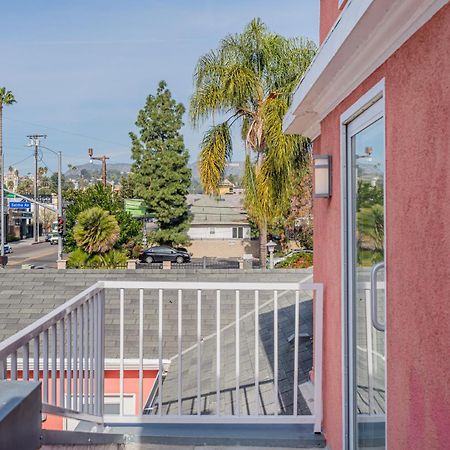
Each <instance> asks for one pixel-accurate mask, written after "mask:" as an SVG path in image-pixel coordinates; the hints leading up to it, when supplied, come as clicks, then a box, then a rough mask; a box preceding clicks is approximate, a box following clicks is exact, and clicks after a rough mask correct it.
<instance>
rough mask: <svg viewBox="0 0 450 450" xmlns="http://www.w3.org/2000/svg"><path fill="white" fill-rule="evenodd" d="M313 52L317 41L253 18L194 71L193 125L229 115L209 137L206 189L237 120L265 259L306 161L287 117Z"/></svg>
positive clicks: (216, 175)
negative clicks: (272, 228) (286, 126)
mask: <svg viewBox="0 0 450 450" xmlns="http://www.w3.org/2000/svg"><path fill="white" fill-rule="evenodd" d="M315 52H316V46H315V44H314V43H313V42H312V41H310V40H307V39H299V38H291V39H288V38H284V37H282V36H280V35H277V34H274V33H271V32H269V31H268V30H267V27H266V26H265V25H264V23H263V22H262V21H261V20H260V19H254V20H252V22H250V24H249V25H248V26H247V27H246V29H245V30H244V32H243V33H242V34H237V35H230V36H227V37H226V38H225V39H223V40H222V41H221V43H220V46H219V48H218V49H217V50H213V51H211V52H209V53H207V54H206V55H204V56H202V57H201V58H200V60H199V62H198V64H197V67H196V71H195V74H194V81H195V92H194V94H193V96H192V98H191V103H190V114H191V120H192V122H193V124H194V125H197V124H199V123H200V122H202V121H205V120H207V119H209V118H212V119H213V120H214V116H215V115H218V116H220V117H223V116H225V120H224V121H222V122H220V123H218V124H217V125H215V124H213V125H212V126H211V127H210V128H209V130H208V131H207V132H206V133H205V135H204V138H203V141H202V145H201V152H200V161H199V172H200V179H201V182H202V184H203V187H204V189H205V191H206V192H207V193H210V194H214V193H217V191H218V186H219V183H220V181H221V178H222V177H223V173H224V170H225V166H226V163H227V161H228V160H230V158H231V156H232V152H233V149H232V138H231V126H232V125H233V124H235V123H237V124H239V125H240V129H241V136H242V139H243V141H244V144H245V149H246V169H245V176H244V185H245V187H246V207H247V211H248V213H249V215H250V217H251V218H252V219H253V220H254V221H255V223H256V224H258V226H259V229H260V236H261V241H262V242H261V258H264V259H263V261H264V260H265V255H266V249H265V242H266V233H267V231H266V230H267V225H268V224H269V223H270V222H271V221H273V220H274V219H275V218H276V217H278V216H279V215H280V214H281V213H282V212H283V211H284V210H285V209H286V207H287V206H288V204H289V199H290V195H291V182H290V180H291V178H292V173H293V172H294V171H295V170H297V169H298V168H299V167H301V165H302V164H303V163H304V161H305V149H306V143H307V141H306V139H304V138H302V137H301V136H286V135H284V134H283V131H282V120H283V116H284V114H285V113H286V112H287V109H288V107H289V103H290V97H291V94H292V92H293V90H294V88H295V86H296V85H297V84H298V82H299V81H300V78H301V76H302V75H303V73H304V72H305V71H306V69H307V68H308V66H309V64H310V63H311V61H312V59H313V57H314V55H315Z"/></svg>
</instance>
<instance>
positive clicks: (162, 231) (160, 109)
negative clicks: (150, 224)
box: [130, 81, 191, 245]
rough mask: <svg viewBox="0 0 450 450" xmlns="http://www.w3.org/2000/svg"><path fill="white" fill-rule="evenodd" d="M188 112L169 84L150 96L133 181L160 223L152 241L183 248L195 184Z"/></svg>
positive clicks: (140, 123) (136, 143)
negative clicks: (189, 199)
mask: <svg viewBox="0 0 450 450" xmlns="http://www.w3.org/2000/svg"><path fill="white" fill-rule="evenodd" d="M184 112H185V108H184V106H183V105H182V104H181V103H177V102H176V101H175V100H174V99H173V98H172V94H171V93H170V91H169V89H167V85H166V82H165V81H161V82H160V83H159V85H158V89H157V91H156V95H149V96H148V97H147V101H146V103H145V106H144V108H143V109H141V110H140V111H139V114H138V117H137V121H136V126H137V127H138V130H139V131H138V134H139V136H138V135H136V134H135V133H130V137H131V141H132V158H133V160H134V163H133V166H132V172H133V175H134V176H133V180H134V181H135V194H136V197H139V198H142V199H143V200H144V202H145V204H146V206H147V208H148V210H149V211H150V213H152V214H154V215H155V217H156V220H157V222H158V225H159V227H158V230H156V231H154V232H152V233H151V234H150V235H149V238H150V240H151V241H153V242H155V243H159V244H165V245H179V244H184V243H186V242H187V241H188V236H187V229H188V227H189V209H188V205H187V202H186V195H187V194H188V192H189V186H190V183H191V170H190V169H189V167H188V160H189V153H188V151H187V150H186V148H185V146H184V140H183V136H182V135H181V134H180V129H181V127H182V126H183V120H182V117H183V114H184Z"/></svg>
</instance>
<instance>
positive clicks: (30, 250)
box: [7, 238, 58, 269]
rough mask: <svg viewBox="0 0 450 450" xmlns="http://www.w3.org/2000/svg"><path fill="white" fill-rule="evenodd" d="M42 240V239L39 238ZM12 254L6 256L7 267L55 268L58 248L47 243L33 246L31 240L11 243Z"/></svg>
mask: <svg viewBox="0 0 450 450" xmlns="http://www.w3.org/2000/svg"><path fill="white" fill-rule="evenodd" d="M41 239H43V238H41ZM10 245H11V247H12V249H13V253H11V254H9V255H7V256H8V267H20V266H21V265H22V264H33V265H34V266H39V267H45V268H49V269H50V268H55V269H56V259H57V256H58V246H57V245H50V244H49V243H48V242H42V243H39V244H33V241H32V239H26V240H23V241H19V242H11V244H10Z"/></svg>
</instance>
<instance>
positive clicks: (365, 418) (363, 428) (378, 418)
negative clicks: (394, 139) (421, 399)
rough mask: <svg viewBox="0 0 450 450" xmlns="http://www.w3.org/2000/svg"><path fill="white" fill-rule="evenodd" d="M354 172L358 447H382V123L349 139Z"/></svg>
mask: <svg viewBox="0 0 450 450" xmlns="http://www.w3.org/2000/svg"><path fill="white" fill-rule="evenodd" d="M351 147H352V152H353V170H354V172H353V173H354V188H353V189H354V195H355V202H354V211H353V214H354V230H355V235H354V246H355V248H354V251H355V268H354V270H355V284H356V294H357V295H356V296H355V305H354V314H355V316H356V329H355V331H354V332H355V341H356V361H355V368H356V373H355V381H356V386H355V387H354V395H355V407H356V421H357V433H358V437H357V446H358V448H368V447H372V448H373V447H376V448H380V449H382V448H384V445H385V443H384V426H385V423H384V421H385V418H384V415H385V409H386V397H385V353H384V333H382V332H379V331H377V330H375V328H374V327H373V326H372V319H371V311H370V271H371V269H372V267H373V265H375V264H376V263H378V262H380V261H383V260H384V122H383V120H382V119H379V120H378V121H376V122H374V123H372V124H371V125H370V126H368V127H367V128H365V129H363V130H362V131H360V132H358V133H357V134H355V135H354V136H352V138H351ZM378 279H379V281H380V287H379V289H378V291H377V294H378V296H379V301H378V307H379V311H378V318H379V319H380V320H381V321H383V322H384V307H385V302H384V289H383V281H384V275H383V274H382V273H380V274H379V278H378Z"/></svg>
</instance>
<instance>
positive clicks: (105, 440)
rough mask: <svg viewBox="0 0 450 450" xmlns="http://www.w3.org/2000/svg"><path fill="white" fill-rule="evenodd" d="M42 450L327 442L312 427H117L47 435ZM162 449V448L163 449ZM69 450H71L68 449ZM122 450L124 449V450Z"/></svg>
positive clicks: (306, 446)
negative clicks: (89, 431)
mask: <svg viewBox="0 0 450 450" xmlns="http://www.w3.org/2000/svg"><path fill="white" fill-rule="evenodd" d="M43 441H44V447H43V449H49V450H50V449H53V448H58V449H63V448H65V447H64V446H65V445H67V446H69V445H80V446H83V445H84V444H91V445H92V444H97V445H103V446H105V445H107V444H110V445H112V446H111V447H105V448H108V449H109V448H111V449H112V448H115V446H114V445H117V444H126V446H125V448H126V449H129V450H137V449H142V450H143V449H156V448H164V449H166V450H176V449H180V450H181V449H183V450H186V449H196V448H202V449H203V450H206V449H207V448H208V449H218V448H224V447H227V448H239V449H243V448H251V449H253V450H254V449H256V448H264V449H265V450H269V449H275V448H276V449H288V448H289V449H291V448H302V449H315V448H324V447H325V439H324V438H323V436H322V435H320V434H314V432H313V428H312V425H285V424H283V425H282V424H280V425H267V424H265V425H234V424H229V425H228V424H227V425H222V424H221V425H215V424H195V425H192V424H189V425H186V424H157V425H155V424H145V425H141V426H129V425H126V424H124V425H115V426H114V427H112V428H110V429H108V433H101V434H100V433H85V432H66V431H44V436H43ZM162 446H163V447H162ZM67 448H68V447H67ZM122 448H123V447H122Z"/></svg>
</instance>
